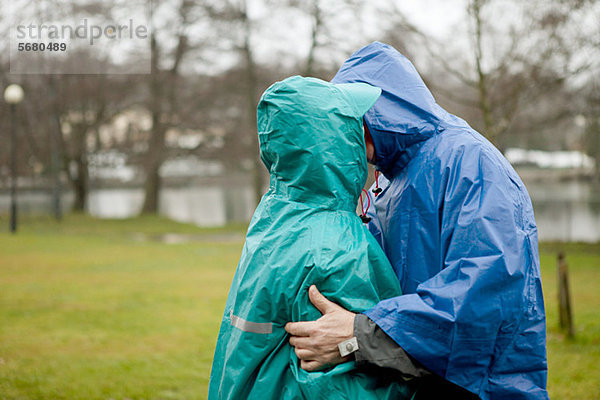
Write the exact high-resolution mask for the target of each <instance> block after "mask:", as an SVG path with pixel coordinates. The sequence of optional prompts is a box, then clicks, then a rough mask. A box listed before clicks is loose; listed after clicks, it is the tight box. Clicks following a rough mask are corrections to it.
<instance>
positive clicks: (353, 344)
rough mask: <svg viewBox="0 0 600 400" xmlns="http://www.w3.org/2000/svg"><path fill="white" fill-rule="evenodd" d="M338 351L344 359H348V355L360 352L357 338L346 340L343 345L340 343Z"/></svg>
mask: <svg viewBox="0 0 600 400" xmlns="http://www.w3.org/2000/svg"><path fill="white" fill-rule="evenodd" d="M338 349H339V350H340V355H341V356H342V357H346V356H347V355H348V354H352V353H354V352H355V351H357V350H358V341H357V340H356V337H353V338H351V339H348V340H344V341H343V342H342V343H339V344H338Z"/></svg>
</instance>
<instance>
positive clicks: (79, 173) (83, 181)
mask: <svg viewBox="0 0 600 400" xmlns="http://www.w3.org/2000/svg"><path fill="white" fill-rule="evenodd" d="M75 168H76V176H75V177H74V179H73V181H72V183H73V190H74V191H75V203H74V205H73V211H76V212H85V210H86V208H87V195H88V181H89V179H88V166H87V160H86V157H85V155H81V156H80V157H78V158H77V159H76V160H75Z"/></svg>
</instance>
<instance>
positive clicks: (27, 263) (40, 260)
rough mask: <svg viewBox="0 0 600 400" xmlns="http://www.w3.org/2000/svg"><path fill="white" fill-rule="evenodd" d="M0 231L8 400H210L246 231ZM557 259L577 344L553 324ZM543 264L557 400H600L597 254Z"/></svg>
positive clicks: (147, 222)
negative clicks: (566, 274)
mask: <svg viewBox="0 0 600 400" xmlns="http://www.w3.org/2000/svg"><path fill="white" fill-rule="evenodd" d="M0 224H1V225H0V399H203V398H206V392H207V386H208V376H209V372H210V365H211V358H212V352H213V348H214V345H215V340H216V335H217V332H218V327H219V324H220V319H221V314H222V311H223V306H224V302H225V298H226V296H227V292H228V290H229V284H230V282H231V278H232V276H233V273H234V270H235V267H236V265H237V260H238V257H239V254H240V251H241V247H242V241H243V234H244V227H242V226H237V227H227V228H219V229H201V228H197V227H194V226H191V225H187V224H179V223H175V222H172V221H168V220H165V219H162V218H158V217H143V218H136V219H132V220H119V221H116V220H96V219H93V218H90V217H86V216H81V215H69V216H67V217H66V219H65V220H64V221H63V222H62V223H61V224H57V223H55V222H53V221H52V220H51V219H49V218H45V217H39V218H32V217H30V218H26V219H24V220H23V221H21V225H20V227H19V228H20V231H19V233H18V234H17V235H16V236H11V235H9V234H8V233H6V228H5V227H6V226H7V225H8V223H7V220H6V217H4V218H0ZM165 233H172V234H178V235H170V236H168V237H166V238H165V239H166V240H167V242H171V243H165V242H163V241H160V240H158V239H159V237H160V236H162V235H163V234H165ZM187 238H190V239H193V241H191V242H186V241H185V239H187ZM558 249H562V250H564V251H565V252H566V254H567V261H568V263H569V266H570V272H571V289H572V292H573V300H574V311H575V324H576V330H577V337H576V339H575V340H573V341H566V340H564V338H563V336H562V334H561V333H560V332H559V331H558V327H557V322H556V321H557V320H558V315H557V312H556V297H557V295H556V284H555V283H556V282H555V281H556V260H555V258H556V252H557V250H558ZM541 260H542V274H543V281H544V290H545V296H546V307H547V312H548V356H549V368H550V377H549V390H550V395H551V398H554V399H598V398H600V367H598V365H599V364H600V290H599V289H598V287H597V286H598V283H600V245H581V244H567V245H557V244H544V245H543V246H542V247H541Z"/></svg>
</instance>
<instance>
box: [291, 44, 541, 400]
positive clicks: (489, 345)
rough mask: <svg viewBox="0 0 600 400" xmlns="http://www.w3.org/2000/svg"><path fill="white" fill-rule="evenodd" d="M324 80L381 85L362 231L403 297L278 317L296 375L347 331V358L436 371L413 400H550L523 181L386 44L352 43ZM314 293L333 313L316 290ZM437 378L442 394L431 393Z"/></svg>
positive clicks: (324, 357) (316, 363)
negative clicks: (351, 340)
mask: <svg viewBox="0 0 600 400" xmlns="http://www.w3.org/2000/svg"><path fill="white" fill-rule="evenodd" d="M332 82H335V83H351V82H362V83H368V84H370V85H373V86H376V87H379V88H381V89H382V94H381V97H380V98H379V99H378V100H377V102H376V103H375V105H374V106H373V107H372V108H371V109H370V110H369V111H368V112H367V113H366V114H365V116H364V122H365V126H366V129H367V130H368V133H370V138H371V140H372V143H371V144H370V145H369V143H367V147H368V148H369V146H372V149H371V150H372V151H373V150H374V155H373V157H372V159H371V160H370V161H372V162H373V163H374V164H375V165H376V167H377V169H378V171H380V172H381V174H382V175H383V176H381V177H379V178H378V180H377V187H375V188H373V189H374V191H375V192H377V193H371V194H370V195H371V200H372V202H373V206H374V207H373V208H372V210H371V211H370V213H369V216H370V217H371V218H372V220H371V222H370V223H369V230H370V231H371V233H372V234H373V235H374V237H375V238H376V239H377V241H378V242H379V244H380V245H381V247H382V248H383V250H384V251H385V253H386V255H387V257H388V259H389V260H390V262H391V264H392V266H393V268H394V271H395V273H396V276H397V278H398V279H399V281H400V284H401V287H402V292H403V295H401V296H397V297H395V298H392V299H388V300H384V301H382V302H380V303H379V304H377V305H376V306H374V307H372V308H370V309H369V310H367V311H365V312H364V313H363V314H354V313H350V312H347V311H344V310H343V309H342V310H340V309H339V308H338V309H336V310H335V312H331V313H327V312H326V313H325V314H324V316H323V317H322V318H320V319H319V320H318V321H316V322H300V323H290V324H288V325H287V326H286V329H287V330H288V332H290V333H291V334H293V335H295V336H293V337H292V338H291V339H290V343H292V344H294V345H295V346H296V349H297V351H299V352H300V354H301V355H303V356H302V357H301V358H302V359H303V362H304V363H305V365H307V369H311V370H312V369H318V368H319V367H321V366H322V365H323V364H325V363H332V361H331V357H330V355H331V354H333V352H334V350H335V342H336V341H340V340H341V339H340V337H339V336H337V337H335V335H333V336H332V333H334V332H335V331H336V329H337V330H341V331H345V330H349V331H350V332H352V331H353V334H349V336H348V337H351V336H356V338H357V342H358V347H359V350H358V351H357V352H356V353H355V358H356V360H357V361H359V362H365V363H373V364H376V365H380V366H386V367H390V368H394V369H397V370H399V371H405V370H407V369H414V368H417V369H418V368H423V367H424V369H425V370H426V371H430V372H432V373H433V374H435V375H434V376H437V377H439V378H436V379H437V380H436V379H429V378H423V379H426V380H427V382H428V384H427V385H426V386H425V387H423V388H422V389H419V390H417V394H416V398H417V399H418V398H442V397H444V398H470V397H473V396H474V395H476V396H478V397H479V398H481V399H484V400H487V399H511V400H512V399H547V398H548V394H547V391H546V378H547V362H546V336H545V311H544V303H543V296H542V288H541V279H540V266H539V258H538V243H537V229H536V224H535V220H534V216H533V209H532V205H531V200H530V198H529V195H528V193H527V190H526V189H525V186H524V185H523V183H522V182H521V179H520V178H519V177H518V176H517V174H516V173H515V171H514V170H513V168H512V167H511V166H510V165H509V164H508V162H507V161H506V160H505V159H504V157H503V156H502V155H501V154H500V152H499V151H498V150H497V149H496V148H495V147H494V146H493V145H491V144H490V143H489V142H488V141H487V140H486V139H485V138H484V137H483V136H481V135H480V134H479V133H477V132H476V131H474V130H473V129H472V128H471V127H470V126H469V125H468V124H467V123H466V122H465V121H463V120H462V119H460V118H458V117H456V116H454V115H451V114H449V113H448V112H446V111H445V110H444V109H442V108H441V107H440V106H438V105H437V104H436V102H435V100H434V98H433V96H432V95H431V93H430V92H429V90H428V89H427V87H426V86H425V84H424V83H423V81H422V79H421V78H420V76H419V74H418V73H417V71H416V70H415V68H414V67H413V65H412V64H411V63H410V61H408V60H407V59H406V58H405V57H404V56H402V55H401V54H400V53H398V52H397V51H396V50H395V49H393V48H392V47H390V46H388V45H385V44H382V43H379V42H375V43H372V44H370V45H368V46H366V47H364V48H362V49H360V50H358V51H357V52H356V53H355V54H353V55H352V56H351V57H350V59H348V60H347V61H346V62H345V63H344V65H343V66H342V67H341V69H340V70H339V71H338V73H337V75H336V76H335V78H334V79H333V80H332ZM311 300H312V301H313V303H316V304H319V308H320V309H321V308H325V307H331V304H330V303H329V302H328V300H327V299H326V298H325V297H323V296H322V295H320V294H319V293H318V291H312V292H311ZM328 304H329V305H328ZM309 324H310V325H309ZM331 325H334V326H336V328H335V329H330V328H328V327H329V326H331ZM308 327H310V329H307V328H308ZM345 338H346V337H345ZM449 385H450V386H449ZM436 386H437V387H438V388H440V387H442V386H443V387H444V388H445V389H444V390H445V391H446V390H447V391H446V392H445V393H438V394H437V395H435V394H431V393H435V391H436V390H435V387H436ZM461 388H462V389H461ZM465 389H466V390H467V391H468V392H463V393H462V394H460V391H461V390H463V391H464V390H465ZM438 392H439V391H438ZM451 392H452V393H455V395H451V394H450V393H451ZM427 393H429V395H428V394H427ZM436 396H440V397H436Z"/></svg>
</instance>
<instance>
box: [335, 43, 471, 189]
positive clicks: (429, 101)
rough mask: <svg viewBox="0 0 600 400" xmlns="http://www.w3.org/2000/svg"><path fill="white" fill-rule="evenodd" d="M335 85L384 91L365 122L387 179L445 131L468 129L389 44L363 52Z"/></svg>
mask: <svg viewBox="0 0 600 400" xmlns="http://www.w3.org/2000/svg"><path fill="white" fill-rule="evenodd" d="M332 82H333V83H352V82H363V83H368V84H369V85H372V86H376V87H379V88H381V90H382V94H381V97H380V98H379V100H377V102H376V103H375V105H374V106H373V107H372V108H371V109H370V110H369V111H368V112H367V113H366V114H365V116H364V119H365V123H366V124H367V128H368V129H369V131H370V132H371V136H372V137H373V142H374V144H375V154H376V161H375V164H376V165H377V167H378V169H379V170H380V171H381V172H383V174H384V175H386V176H387V177H388V178H390V177H391V176H393V175H395V174H396V173H397V172H398V171H400V170H401V169H403V168H404V167H405V166H406V164H408V162H409V161H410V160H411V158H412V157H413V156H414V154H415V153H416V152H417V151H418V149H419V148H420V145H421V144H422V143H423V142H424V141H425V140H427V139H429V138H430V137H432V136H434V135H435V134H437V133H439V132H441V131H443V130H444V129H445V127H446V126H449V125H456V126H466V123H465V122H464V121H463V120H461V119H460V118H457V117H455V116H453V115H451V114H449V113H448V112H447V111H445V110H444V109H443V108H441V107H440V106H439V105H438V104H437V103H436V102H435V99H434V98H433V95H432V94H431V92H430V91H429V89H428V88H427V86H425V83H424V82H423V80H422V79H421V77H420V76H419V73H418V72H417V70H416V69H415V67H414V66H413V65H412V63H411V62H410V61H409V60H408V59H407V58H406V57H404V56H403V55H402V54H400V53H399V52H398V51H397V50H396V49H394V48H393V47H391V46H389V45H387V44H384V43H380V42H373V43H371V44H370V45H368V46H365V47H363V48H362V49H360V50H358V51H357V52H356V53H354V54H353V55H352V56H351V57H350V58H349V59H348V60H347V61H346V62H345V63H344V64H343V65H342V67H341V68H340V70H339V71H338V73H337V74H336V76H335V77H334V78H333V80H332Z"/></svg>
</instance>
